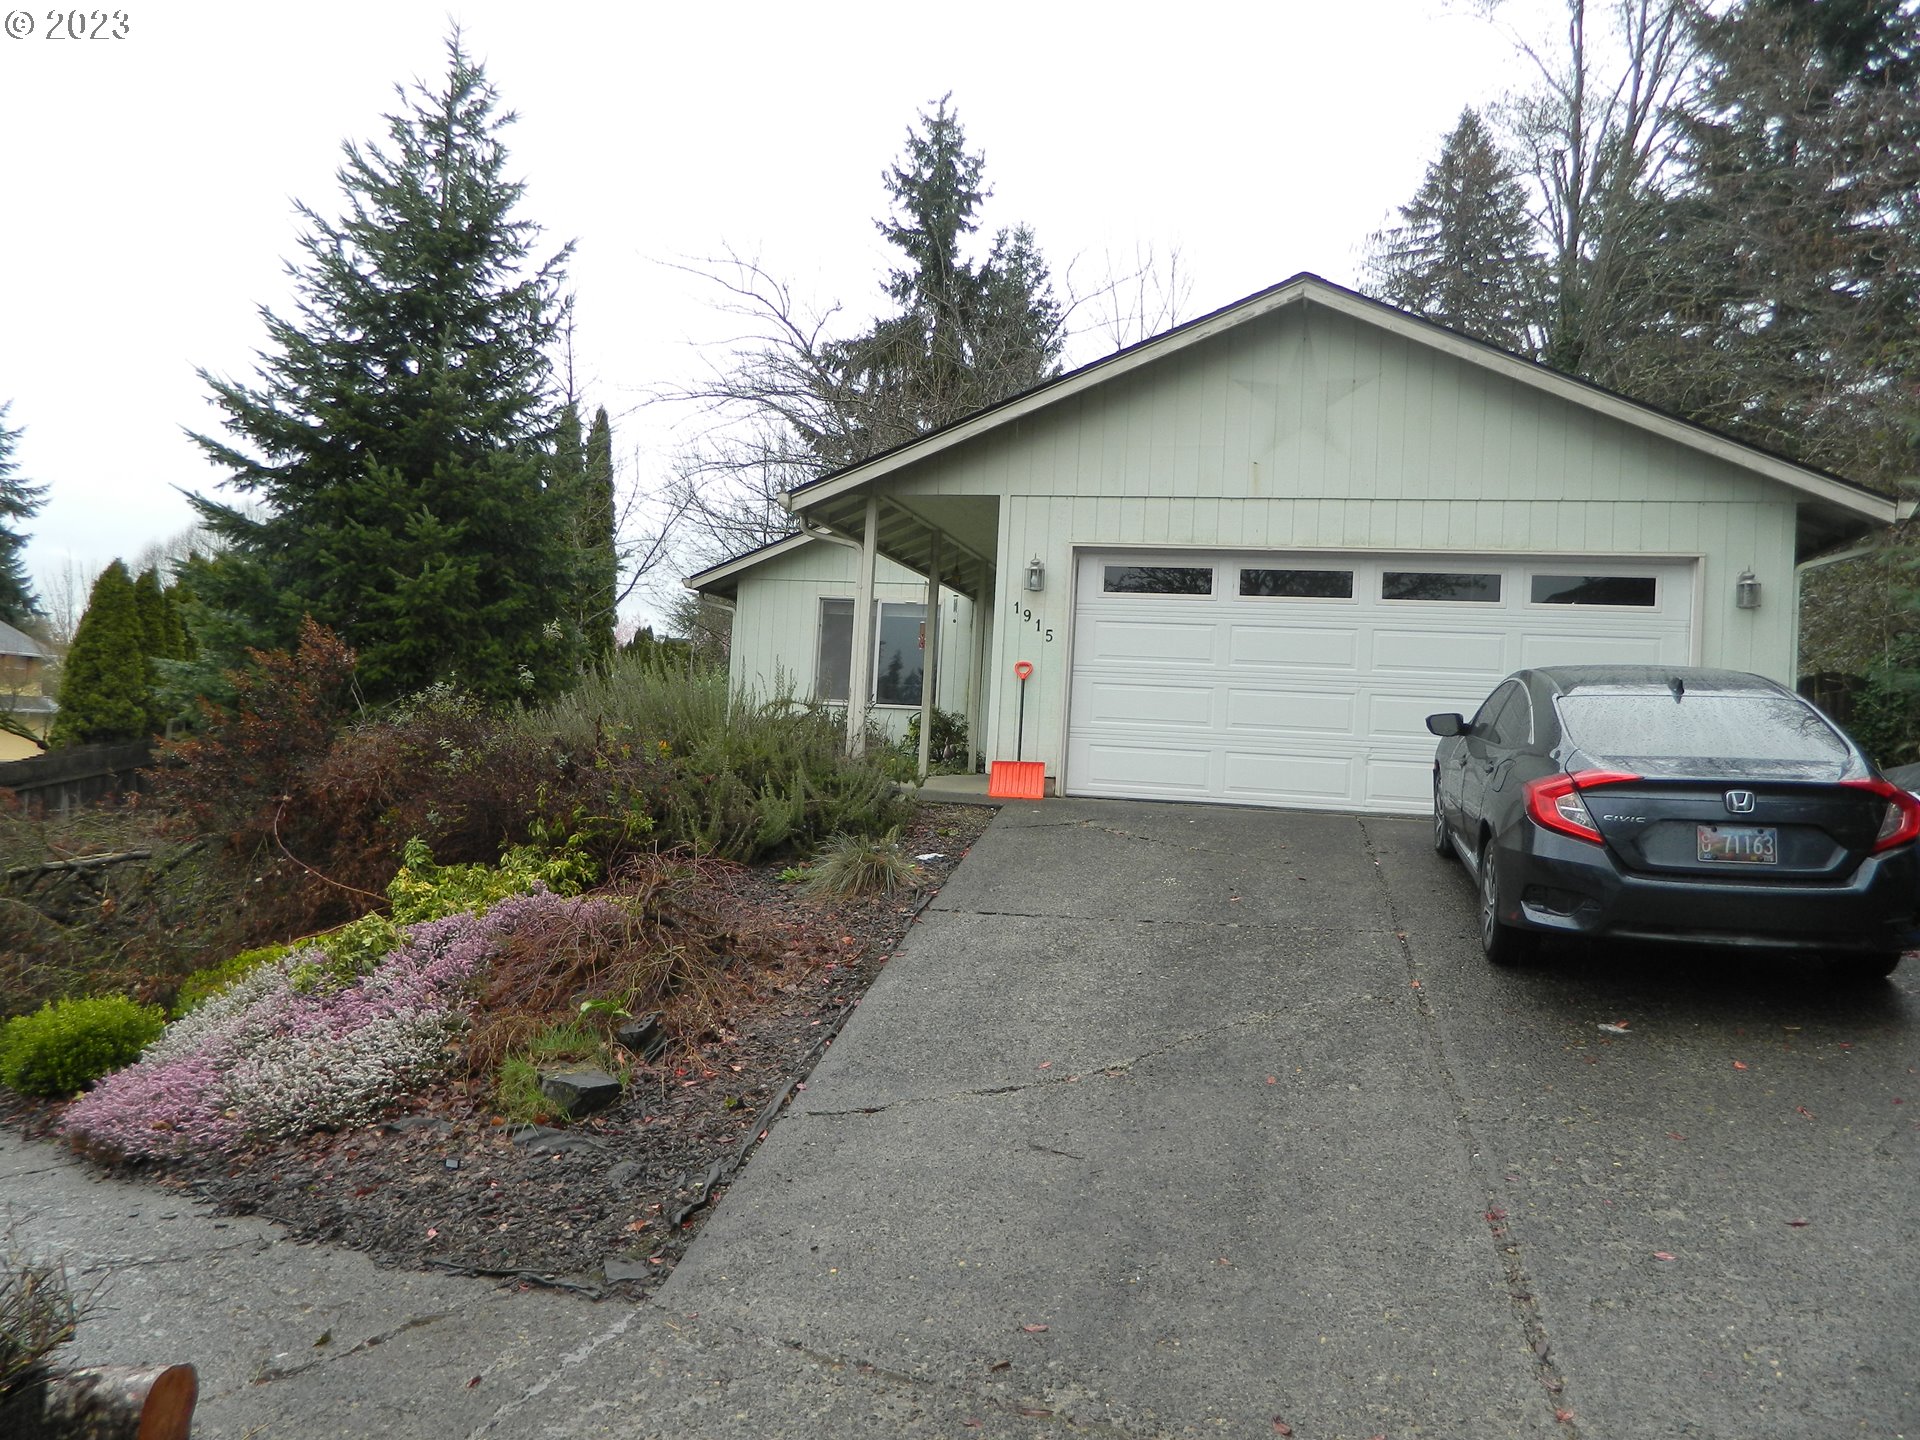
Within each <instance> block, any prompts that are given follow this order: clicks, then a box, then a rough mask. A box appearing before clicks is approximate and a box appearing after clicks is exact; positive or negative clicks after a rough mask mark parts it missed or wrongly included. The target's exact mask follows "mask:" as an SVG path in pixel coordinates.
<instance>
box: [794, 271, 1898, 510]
mask: <svg viewBox="0 0 1920 1440" xmlns="http://www.w3.org/2000/svg"><path fill="white" fill-rule="evenodd" d="M1307 305H1317V306H1320V307H1321V308H1324V309H1327V310H1331V311H1333V312H1334V313H1336V314H1340V315H1344V316H1346V317H1348V318H1350V319H1353V320H1356V321H1359V322H1360V323H1362V324H1366V325H1371V326H1374V327H1376V328H1378V329H1382V330H1385V331H1387V332H1389V333H1390V334H1394V335H1397V336H1399V337H1401V338H1403V339H1406V340H1409V341H1412V342H1413V343H1415V344H1418V345H1422V346H1424V347H1426V348H1427V349H1430V350H1435V351H1439V352H1440V353H1442V354H1445V355H1449V356H1451V357H1453V358H1454V359H1457V360H1461V361H1464V362H1465V363H1467V364H1470V365H1476V366H1479V367H1481V368H1483V369H1486V370H1491V371H1493V372H1494V373H1496V374H1499V375H1502V376H1504V377H1506V378H1507V379H1510V380H1514V381H1517V382H1518V383H1520V384H1522V385H1526V386H1529V387H1531V388H1533V389H1536V390H1540V391H1544V392H1545V393H1547V394H1549V395H1553V396H1556V397H1558V398H1559V399H1562V400H1565V401H1567V402H1568V403H1570V404H1574V405H1578V406H1581V407H1582V408H1584V409H1587V410H1590V411H1595V412H1597V413H1599V414H1602V415H1605V416H1607V417H1608V418H1610V419H1612V420H1615V421H1618V422H1620V423H1623V424H1626V425H1630V426H1633V427H1635V428H1637V429H1640V430H1643V431H1645V432H1647V433H1649V434H1652V435H1656V436H1658V437H1660V438H1661V439H1664V440H1667V441H1670V442H1672V443H1674V444H1677V445H1681V446H1684V447H1686V448H1688V449H1690V450H1696V451H1699V452H1701V453H1702V454H1706V455H1710V456H1712V457H1714V458H1716V459H1719V460H1722V461H1725V462H1727V463H1729V464H1733V465H1737V466H1740V467H1741V468H1742V469H1745V470H1747V471H1749V472H1752V473H1755V474H1759V475H1762V476H1764V477H1766V478H1767V479H1770V480H1775V481H1778V482H1779V483H1781V484H1783V485H1786V486H1788V487H1789V488H1791V489H1793V490H1796V491H1798V492H1800V493H1801V494H1802V495H1803V496H1805V497H1806V500H1807V501H1809V502H1811V503H1813V504H1814V505H1816V506H1817V507H1818V508H1819V510H1820V511H1821V512H1822V517H1823V519H1824V521H1825V524H1824V525H1822V526H1821V527H1820V528H1821V529H1822V530H1823V531H1826V532H1830V537H1826V536H1823V538H1832V539H1835V540H1838V539H1846V538H1851V537H1852V536H1855V535H1858V534H1860V533H1862V532H1864V531H1866V530H1867V529H1870V528H1871V527H1873V526H1874V525H1885V524H1891V523H1892V522H1893V521H1894V520H1895V519H1896V518H1897V516H1898V512H1899V506H1898V503H1897V502H1896V501H1894V500H1892V499H1890V498H1888V497H1887V496H1884V495H1881V494H1880V493H1879V492H1877V491H1874V490H1869V489H1868V488H1867V487H1866V486H1864V485H1861V484H1858V483H1857V482H1855V481H1852V480H1848V479H1845V478H1844V477H1842V476H1839V475H1833V474H1829V473H1827V472H1826V471H1823V470H1816V469H1814V468H1812V467H1810V466H1806V465H1801V464H1798V463H1796V462H1795V461H1792V460H1788V459H1787V458H1786V457H1784V456H1781V455H1776V454H1773V453H1772V452H1770V451H1767V450H1762V449H1760V448H1758V447H1757V446H1753V445H1749V444H1747V443H1746V442H1744V441H1741V440H1736V439H1734V438H1733V437H1732V436H1730V435H1724V434H1722V433H1720V432H1719V431H1717V430H1712V429H1709V428H1708V427H1706V426H1704V425H1699V424H1695V423H1694V422H1693V421H1690V420H1684V419H1682V418H1680V417H1679V416H1678V415H1673V414H1670V413H1668V412H1667V411H1664V410H1661V409H1659V408H1658V407H1656V406H1653V405H1649V404H1647V403H1646V402H1644V401H1640V400H1634V399H1631V398H1630V397H1628V396H1625V395H1622V394H1619V393H1618V392H1616V391H1612V390H1608V389H1607V388H1606V387H1604V386H1601V385H1596V384H1594V383H1593V382H1592V381H1589V380H1582V379H1580V378H1579V377H1578V376H1574V375H1568V374H1566V373H1565V372H1563V371H1559V370H1554V369H1550V368H1549V367H1547V366H1545V365H1540V364H1537V363H1535V362H1534V361H1531V360H1528V359H1526V358H1525V357H1523V356H1520V355H1516V354H1514V353H1512V352H1511V351H1508V350H1502V349H1500V348H1499V347H1498V346H1496V345H1490V344H1488V343H1486V342H1485V341H1483V340H1475V339H1473V338H1472V337H1471V336H1467V335H1463V334H1461V333H1460V332H1458V331H1456V330H1449V329H1447V328H1446V327H1445V326H1444V325H1438V324H1435V323H1434V322H1433V321H1431V320H1426V319H1422V318H1421V317H1420V316H1417V315H1411V314H1409V313H1407V312H1406V311H1404V310H1399V309H1396V308H1395V307H1393V306H1391V305H1387V304H1384V303H1382V302H1381V301H1378V300H1373V299H1369V298H1368V297H1367V296H1365V295H1362V294H1360V293H1358V292H1357V291H1353V290H1348V289H1346V288H1345V287H1344V286H1340V285H1335V284H1334V283H1333V282H1332V281H1330V280H1324V279H1322V278H1321V277H1320V276H1318V275H1314V274H1311V273H1309V272H1307V271H1302V272H1300V273H1299V274H1297V275H1294V276H1292V277H1291V278H1289V279H1286V280H1282V281H1281V282H1280V283H1279V284H1278V285H1274V286H1270V287H1269V288H1267V289H1265V290H1261V291H1259V292H1258V293H1256V294H1253V295H1249V296H1248V297H1247V298H1246V299H1244V300H1237V301H1235V302H1234V303H1233V304H1231V305H1227V306H1225V307H1223V308H1221V309H1219V310H1215V311H1214V312H1213V313H1212V314H1209V315H1202V316H1200V317H1199V318H1197V319H1194V320H1189V321H1187V322H1186V323H1185V324H1183V325H1178V326H1175V327H1174V328H1173V329H1171V330H1169V331H1167V332H1165V333H1164V334H1161V335H1156V336H1154V337H1153V338H1151V339H1148V340H1143V341H1141V342H1139V343H1138V344H1136V345H1130V346H1128V347H1127V348H1126V349H1125V350H1120V351H1116V352H1115V353H1114V354H1112V355H1108V356H1106V357H1104V358H1103V359H1100V360H1096V361H1094V362H1093V363H1092V364H1090V365H1083V366H1081V367H1080V368H1079V369H1078V370H1073V371H1069V372H1068V373H1067V374H1065V375H1061V376H1059V377H1057V378H1056V379H1053V380H1050V381H1048V382H1047V383H1046V384H1044V385H1039V386H1036V387H1034V388H1033V389H1031V390H1028V391H1025V392H1023V393H1021V394H1019V395H1015V396H1012V397H1010V398H1008V399H1006V400H1003V401H1001V402H1000V403H999V404H997V405H994V406H990V407H989V408H987V409H985V410H981V411H977V412H976V413H974V414H972V415H969V416H967V417H965V418H964V419H961V420H957V421H955V422H954V423H953V424H951V425H947V426H945V427H943V428H941V429H939V430H935V431H931V432H930V433H928V434H926V435H922V436H920V437H918V438H917V439H914V440H910V441H908V442H907V443H906V444H904V445H899V446H896V447H894V448H893V449H891V450H887V451H883V452H881V453H880V454H878V455H874V456H870V457H868V458H867V459H865V460H863V461H860V462H859V463H858V464H855V465H850V466H848V467H847V468H846V469H844V470H839V471H836V472H834V473H833V474H831V475H824V476H821V477H820V478H819V479H816V480H810V481H807V482H806V483H805V484H802V485H797V486H795V487H794V488H793V489H792V490H790V491H789V492H788V493H787V496H786V505H787V508H788V510H790V511H792V512H793V513H795V514H800V513H801V512H803V511H806V510H808V509H811V508H812V507H814V506H816V505H819V504H820V503H821V502H823V501H828V500H832V499H834V498H835V497H837V496H841V495H845V494H847V493H848V492H850V491H854V490H858V489H860V488H862V487H864V486H866V485H868V484H870V483H871V482H873V481H876V480H879V479H882V478H883V477H885V476H887V475H889V474H892V473H893V472H895V471H898V470H901V469H903V468H905V467H906V466H909V465H912V464H914V463H916V462H918V461H920V460H924V459H927V458H928V457H930V456H933V455H937V454H940V453H941V452H942V451H945V450H949V449H952V448H953V447H955V446H958V445H962V444H965V443H966V442H967V441H969V440H971V439H973V438H974V437H975V436H977V435H981V434H983V433H985V432H987V431H989V430H994V429H997V428H998V427H1000V426H1002V425H1006V424H1010V423H1012V422H1014V421H1016V420H1020V419H1023V418H1024V417H1026V416H1028V415H1031V414H1033V413H1035V412H1036V411H1039V410H1043V409H1045V408H1047V407H1048V406H1051V405H1056V404H1058V403H1060V402H1061V401H1063V400H1067V399H1070V398H1071V397H1073V396H1075V395H1078V394H1080V393H1081V392H1082V391H1085V390H1088V389H1091V388H1092V387H1093V386H1096V385H1101V384H1104V383H1106V382H1107V381H1109V380H1113V379H1117V378H1118V377H1119V376H1122V375H1126V374H1129V373H1131V372H1132V371H1134V370H1137V369H1140V368H1141V367H1142V366H1145V365H1150V364H1153V363H1154V362H1155V361H1158V360H1161V359H1164V358H1165V357H1167V356H1169V355H1174V354H1177V353H1178V352H1180V351H1182V350H1184V349H1187V348H1188V347H1190V346H1193V345H1198V344H1201V343H1203V342H1204V341H1207V340H1211V339H1213V338H1214V337H1216V336H1218V335H1221V334H1224V333H1225V332H1226V331H1229V330H1233V329H1235V328H1237V327H1239V326H1241V325H1245V324H1248V323H1249V322H1251V321H1254V320H1258V319H1260V318H1261V317H1263V316H1267V315H1272V314H1275V313H1277V312H1279V311H1281V310H1285V309H1287V308H1289V307H1293V306H1307Z"/></svg>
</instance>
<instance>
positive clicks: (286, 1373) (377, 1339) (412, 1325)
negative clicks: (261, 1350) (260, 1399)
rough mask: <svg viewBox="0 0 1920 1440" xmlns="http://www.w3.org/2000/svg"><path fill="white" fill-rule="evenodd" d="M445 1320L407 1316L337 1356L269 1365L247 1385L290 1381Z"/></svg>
mask: <svg viewBox="0 0 1920 1440" xmlns="http://www.w3.org/2000/svg"><path fill="white" fill-rule="evenodd" d="M446 1318H447V1312H446V1311H436V1312H435V1313H433V1314H431V1315H409V1316H408V1317H407V1318H406V1319H405V1320H402V1321H401V1322H400V1323H399V1324H398V1325H395V1326H394V1327H393V1328H392V1329H389V1330H382V1331H381V1332H380V1333H379V1334H378V1335H369V1336H368V1337H367V1338H366V1339H364V1340H362V1341H360V1342H359V1343H358V1344H357V1345H354V1346H352V1347H351V1348H349V1349H346V1350H342V1351H341V1352H340V1353H339V1354H337V1355H316V1356H314V1357H313V1359H311V1360H308V1361H305V1362H303V1363H301V1364H299V1365H285V1366H280V1365H269V1366H267V1367H266V1368H264V1369H263V1370H261V1371H260V1373H259V1374H257V1375H255V1376H254V1377H253V1379H252V1380H251V1381H249V1382H248V1383H249V1384H252V1385H270V1384H272V1383H273V1382H274V1381H275V1380H290V1379H292V1378H293V1377H294V1376H295V1375H304V1374H305V1373H306V1372H307V1371H309V1370H311V1369H313V1368H314V1367H315V1366H317V1365H325V1364H327V1363H328V1362H329V1361H336V1360H345V1359H346V1358H347V1357H348V1356H349V1355H358V1354H360V1353H361V1352H362V1351H363V1350H372V1349H374V1348H375V1347H376V1346H380V1345H384V1344H386V1343H387V1342H388V1341H389V1340H394V1339H398V1338H399V1337H400V1336H402V1335H404V1334H406V1333H407V1331H409V1330H418V1329H420V1328H421V1327H422V1326H424V1325H431V1324H433V1323H434V1322H435V1321H438V1320H445V1319H446Z"/></svg>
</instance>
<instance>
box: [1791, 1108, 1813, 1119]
mask: <svg viewBox="0 0 1920 1440" xmlns="http://www.w3.org/2000/svg"><path fill="white" fill-rule="evenodd" d="M1793 1113H1794V1114H1796V1115H1804V1116H1806V1117H1807V1119H1809V1120H1811V1119H1813V1111H1811V1110H1809V1109H1807V1107H1806V1106H1804V1105H1796V1106H1794V1107H1793Z"/></svg>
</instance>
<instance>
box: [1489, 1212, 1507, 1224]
mask: <svg viewBox="0 0 1920 1440" xmlns="http://www.w3.org/2000/svg"><path fill="white" fill-rule="evenodd" d="M1506 1218H1507V1212H1506V1211H1504V1210H1489V1211H1487V1223H1488V1224H1490V1225H1498V1224H1499V1223H1500V1222H1501V1221H1502V1220H1504V1219H1506Z"/></svg>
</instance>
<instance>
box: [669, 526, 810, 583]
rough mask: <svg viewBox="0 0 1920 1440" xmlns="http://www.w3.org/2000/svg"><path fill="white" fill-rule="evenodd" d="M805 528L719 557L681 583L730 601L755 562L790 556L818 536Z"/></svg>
mask: <svg viewBox="0 0 1920 1440" xmlns="http://www.w3.org/2000/svg"><path fill="white" fill-rule="evenodd" d="M817 538H818V537H817V536H813V535H809V534H807V533H806V532H805V531H804V530H803V531H798V532H796V533H794V534H792V535H786V536H783V537H781V538H780V539H778V540H769V541H768V542H767V543H766V544H765V545H757V546H755V547H754V548H753V549H751V550H749V551H747V553H746V554H744V555H736V556H734V557H733V559H731V560H722V561H721V562H720V563H719V564H718V565H709V566H708V567H707V568H706V569H704V570H700V571H696V572H695V573H694V574H692V575H689V576H687V578H686V579H684V580H682V581H681V582H680V583H681V584H682V585H683V586H685V587H686V588H687V589H689V590H697V591H699V592H700V593H701V594H703V595H712V596H714V597H716V598H718V599H722V600H731V599H732V598H733V597H734V596H735V595H737V594H739V592H740V576H741V575H742V574H744V573H745V572H746V571H748V570H751V569H753V567H754V566H756V565H764V564H765V563H766V562H767V561H769V560H777V559H779V558H780V557H781V556H782V555H791V554H792V553H793V552H794V551H796V550H798V549H799V548H800V547H801V546H802V545H805V544H807V543H809V542H810V541H812V540H815V539H817Z"/></svg>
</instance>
